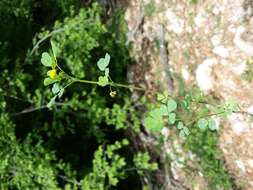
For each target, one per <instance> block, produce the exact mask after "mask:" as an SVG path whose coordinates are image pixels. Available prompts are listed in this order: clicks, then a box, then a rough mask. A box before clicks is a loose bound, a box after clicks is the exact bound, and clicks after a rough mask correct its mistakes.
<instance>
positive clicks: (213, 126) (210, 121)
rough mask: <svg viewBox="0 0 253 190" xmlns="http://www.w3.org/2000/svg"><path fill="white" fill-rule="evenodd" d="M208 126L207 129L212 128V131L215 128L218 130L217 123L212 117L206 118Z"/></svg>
mask: <svg viewBox="0 0 253 190" xmlns="http://www.w3.org/2000/svg"><path fill="white" fill-rule="evenodd" d="M208 127H209V129H210V130H212V131H215V130H218V129H219V128H218V125H217V124H216V122H215V120H214V119H212V118H211V119H209V120H208Z"/></svg>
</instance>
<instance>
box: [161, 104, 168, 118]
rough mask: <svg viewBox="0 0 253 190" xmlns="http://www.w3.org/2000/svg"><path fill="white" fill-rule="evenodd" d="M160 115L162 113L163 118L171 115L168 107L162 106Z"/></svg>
mask: <svg viewBox="0 0 253 190" xmlns="http://www.w3.org/2000/svg"><path fill="white" fill-rule="evenodd" d="M160 113H161V115H162V116H164V115H168V114H169V113H168V110H167V107H166V106H165V105H161V106H160Z"/></svg>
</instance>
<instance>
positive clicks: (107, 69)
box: [105, 68, 109, 77]
mask: <svg viewBox="0 0 253 190" xmlns="http://www.w3.org/2000/svg"><path fill="white" fill-rule="evenodd" d="M105 76H106V77H109V68H106V69H105Z"/></svg>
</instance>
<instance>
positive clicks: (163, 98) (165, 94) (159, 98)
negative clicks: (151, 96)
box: [156, 91, 168, 103]
mask: <svg viewBox="0 0 253 190" xmlns="http://www.w3.org/2000/svg"><path fill="white" fill-rule="evenodd" d="M156 98H157V101H160V102H162V103H166V101H167V98H168V92H167V91H165V92H163V93H162V94H161V93H158V94H157V97H156Z"/></svg>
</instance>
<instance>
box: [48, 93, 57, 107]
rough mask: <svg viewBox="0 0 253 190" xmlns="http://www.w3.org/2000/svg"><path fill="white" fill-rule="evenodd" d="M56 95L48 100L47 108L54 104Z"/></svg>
mask: <svg viewBox="0 0 253 190" xmlns="http://www.w3.org/2000/svg"><path fill="white" fill-rule="evenodd" d="M56 97H57V95H56V96H54V97H53V98H52V99H51V100H50V102H49V103H48V104H47V107H48V108H51V107H52V106H53V105H54V104H55V99H56Z"/></svg>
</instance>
